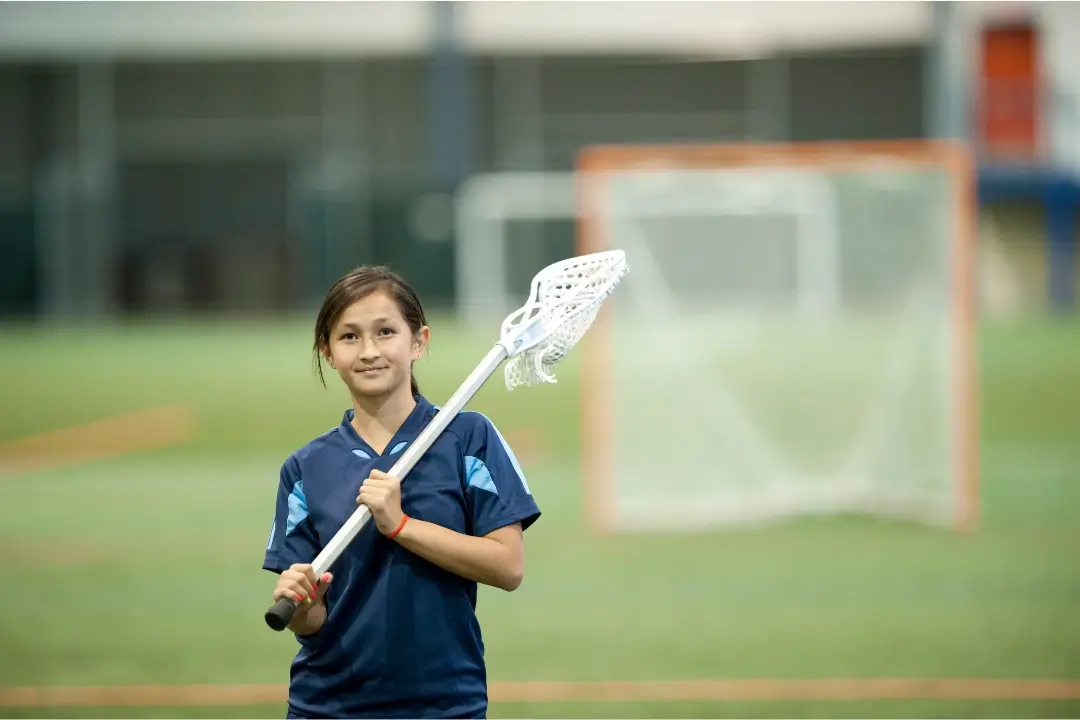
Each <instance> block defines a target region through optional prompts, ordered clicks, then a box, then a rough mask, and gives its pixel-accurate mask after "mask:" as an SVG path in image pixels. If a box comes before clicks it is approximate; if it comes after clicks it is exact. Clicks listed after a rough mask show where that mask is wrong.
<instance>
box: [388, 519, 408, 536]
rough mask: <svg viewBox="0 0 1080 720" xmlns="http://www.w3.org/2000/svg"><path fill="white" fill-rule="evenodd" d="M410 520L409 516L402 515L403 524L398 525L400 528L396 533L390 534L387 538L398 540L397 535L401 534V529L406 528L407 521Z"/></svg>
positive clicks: (395, 530) (395, 529) (397, 528)
mask: <svg viewBox="0 0 1080 720" xmlns="http://www.w3.org/2000/svg"><path fill="white" fill-rule="evenodd" d="M408 519H409V516H408V515H406V514H405V513H402V514H401V522H399V523H398V526H397V527H396V528H394V531H393V532H392V533H390V534H389V535H387V536H386V539H387V540H393V539H394V538H396V537H397V534H398V533H399V532H401V528H403V527H405V521H406V520H408Z"/></svg>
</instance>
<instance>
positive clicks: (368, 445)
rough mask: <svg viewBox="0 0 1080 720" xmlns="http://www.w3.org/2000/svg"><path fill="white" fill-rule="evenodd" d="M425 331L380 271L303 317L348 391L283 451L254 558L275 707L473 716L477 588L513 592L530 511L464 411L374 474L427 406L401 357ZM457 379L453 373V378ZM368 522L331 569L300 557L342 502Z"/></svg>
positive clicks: (484, 431) (407, 357) (410, 359)
mask: <svg viewBox="0 0 1080 720" xmlns="http://www.w3.org/2000/svg"><path fill="white" fill-rule="evenodd" d="M429 337H430V331H429V329H428V327H427V324H426V321H425V319H424V311H423V308H422V307H421V305H420V301H419V299H418V298H417V296H416V294H415V293H414V292H413V290H412V289H411V288H410V287H409V286H408V285H407V284H406V283H405V282H404V281H403V280H402V279H401V278H400V277H399V276H397V275H396V274H394V273H392V272H390V271H389V270H388V269H386V268H381V267H365V268H359V269H357V270H353V271H352V272H350V273H348V274H347V275H345V276H344V277H342V278H341V279H340V280H338V281H337V282H336V283H334V285H333V287H331V288H330V291H329V292H328V294H327V295H326V299H325V300H324V302H323V306H322V309H321V310H320V311H319V315H318V318H317V319H316V321H315V343H314V352H315V360H316V363H317V364H318V367H319V376H320V378H322V362H323V361H325V362H326V363H327V364H328V365H329V366H330V367H331V368H333V369H334V370H336V371H337V373H338V376H339V377H340V378H341V380H342V382H343V383H345V387H346V388H348V390H349V393H350V395H351V396H352V408H351V409H349V410H347V411H346V412H345V417H344V418H343V420H342V421H341V424H340V425H339V426H338V427H336V428H334V429H332V430H330V431H328V432H326V433H325V434H323V435H321V436H319V437H317V438H315V439H314V440H312V441H311V442H310V443H308V444H307V445H305V446H304V447H302V448H300V449H299V450H297V451H296V452H295V453H293V454H292V455H291V456H289V458H288V459H287V460H286V461H285V464H284V466H283V467H282V469H281V478H280V483H279V486H278V492H277V509H276V513H275V517H274V525H273V528H272V530H271V532H270V541H269V543H268V545H267V548H266V559H265V561H264V563H263V567H264V568H265V569H267V570H271V571H274V572H276V573H279V574H280V577H279V579H278V581H277V585H276V587H275V588H274V592H273V597H274V601H275V602H276V601H277V600H278V599H279V598H281V597H286V596H291V597H293V598H295V599H297V600H299V601H300V606H299V607H298V608H297V611H296V614H295V615H294V617H293V619H292V621H291V623H290V624H289V629H290V630H292V631H293V633H295V635H296V638H297V640H298V641H299V643H300V646H301V647H300V649H299V651H298V653H297V655H296V657H295V659H294V660H293V663H292V669H291V683H290V687H289V709H288V717H296V718H304V717H310V718H316V717H342V718H344V717H409V718H424V717H484V716H485V715H486V713H487V678H486V675H487V673H486V669H485V665H484V644H483V640H482V638H481V633H480V627H479V624H478V622H477V618H476V612H475V610H476V593H477V584H478V583H484V584H486V585H492V586H494V587H497V588H501V589H503V590H508V591H509V590H514V589H515V588H517V587H518V585H519V584H520V583H521V580H522V577H523V575H524V568H525V554H524V547H523V540H522V532H523V530H524V529H525V528H527V527H529V525H531V524H532V523H533V522H534V521H535V520H536V519H537V518H538V517H539V515H540V510H539V508H538V507H537V505H536V503H535V502H534V501H533V498H532V495H531V494H530V492H529V487H528V485H527V484H526V483H525V477H524V474H523V473H522V471H521V467H520V466H519V465H518V462H517V460H516V459H515V458H514V455H513V453H512V452H511V451H510V448H509V447H508V446H507V444H506V442H505V441H504V440H503V438H502V436H501V435H500V434H499V431H498V430H496V429H495V426H494V425H492V423H491V422H490V421H489V420H488V419H487V418H486V417H484V416H483V415H480V414H479V413H475V412H462V413H461V414H459V415H458V416H457V417H456V418H455V419H454V420H453V421H452V422H451V423H450V425H449V427H448V428H447V429H446V431H444V432H443V434H442V435H441V436H440V437H439V438H438V439H437V440H436V441H435V443H434V444H433V445H432V446H431V448H430V449H429V450H428V451H427V452H426V453H425V454H424V456H423V457H422V458H421V459H420V461H419V462H418V463H417V464H416V465H415V467H414V468H413V469H412V471H411V472H410V473H409V475H408V477H407V478H405V480H404V482H402V481H401V480H400V479H398V478H394V477H390V476H389V475H387V474H386V473H387V471H388V470H389V469H390V468H391V466H392V465H393V464H394V462H395V460H397V459H398V457H399V454H400V453H401V451H402V450H403V449H404V448H405V447H407V446H408V444H409V443H410V442H411V441H412V440H414V439H416V437H417V436H418V435H419V434H420V431H421V430H423V428H424V427H425V426H426V425H427V424H428V422H429V421H430V420H431V419H432V418H433V417H434V416H435V413H436V412H437V408H436V407H434V406H432V405H431V403H429V402H428V401H427V400H426V399H424V397H423V396H422V395H421V394H420V389H419V387H418V385H417V382H416V379H415V378H414V377H413V372H412V366H413V363H414V362H416V360H418V359H419V358H420V357H421V356H422V355H423V354H424V351H425V349H426V347H427V344H428V339H429ZM462 379H464V378H462ZM358 503H360V504H365V505H367V506H368V507H370V508H371V512H372V520H373V521H372V522H368V523H367V524H366V525H365V526H364V528H363V529H362V530H361V531H360V534H359V535H358V536H357V537H356V539H355V540H353V542H352V543H351V544H350V545H349V546H348V547H347V548H346V549H345V551H344V553H343V554H342V555H341V557H340V559H339V560H338V562H337V563H336V565H335V566H334V568H333V572H332V573H326V574H325V575H323V577H321V578H316V577H315V576H314V572H313V571H312V569H311V565H310V563H311V562H312V560H314V558H315V556H316V555H317V554H318V553H319V551H320V550H321V549H322V548H323V546H324V545H325V544H326V543H327V542H328V541H329V540H330V539H331V538H332V537H333V536H334V534H335V532H337V530H338V529H339V528H340V527H341V526H342V525H343V524H344V522H345V521H346V519H348V517H349V516H350V515H351V514H352V513H353V511H355V510H356V507H357V504H358Z"/></svg>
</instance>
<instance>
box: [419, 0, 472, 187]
mask: <svg viewBox="0 0 1080 720" xmlns="http://www.w3.org/2000/svg"><path fill="white" fill-rule="evenodd" d="M429 7H430V8H431V13H432V27H433V30H434V37H433V43H432V58H431V74H430V80H429V83H430V93H431V94H430V105H429V111H428V128H429V137H430V143H431V144H430V148H431V160H432V175H433V178H434V180H435V183H436V184H437V185H438V187H440V188H442V189H444V190H452V189H453V188H455V187H456V186H457V185H458V184H459V183H460V182H461V181H462V180H464V179H465V177H467V176H468V174H469V172H470V170H471V167H470V166H471V164H472V163H471V160H472V142H471V133H470V130H471V123H470V118H469V101H470V77H469V75H470V73H469V59H468V56H467V55H466V54H465V52H464V51H463V49H462V47H461V43H460V41H459V39H458V34H457V24H456V20H457V10H458V3H457V2H456V1H455V0H442V1H441V2H438V1H437V2H431V3H430V4H429Z"/></svg>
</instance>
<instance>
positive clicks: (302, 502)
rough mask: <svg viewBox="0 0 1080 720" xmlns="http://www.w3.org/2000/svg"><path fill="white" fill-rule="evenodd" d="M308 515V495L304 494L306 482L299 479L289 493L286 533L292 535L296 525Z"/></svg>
mask: <svg viewBox="0 0 1080 720" xmlns="http://www.w3.org/2000/svg"><path fill="white" fill-rule="evenodd" d="M307 517H308V506H307V496H306V495H304V482H303V480H298V481H297V482H296V485H294V486H293V489H292V492H291V493H289V519H288V521H286V523H285V534H286V535H292V533H293V531H294V530H296V527H297V526H298V525H299V524H300V523H302V522H304V520H306V519H307Z"/></svg>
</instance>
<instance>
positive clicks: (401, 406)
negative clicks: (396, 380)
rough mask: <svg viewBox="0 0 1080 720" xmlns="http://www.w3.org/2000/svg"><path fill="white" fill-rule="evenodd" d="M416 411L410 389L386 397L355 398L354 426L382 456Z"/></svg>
mask: <svg viewBox="0 0 1080 720" xmlns="http://www.w3.org/2000/svg"><path fill="white" fill-rule="evenodd" d="M415 407H416V399H415V398H413V396H412V391H411V389H410V388H408V387H406V388H405V389H404V390H403V391H401V392H395V393H393V394H391V395H386V396H383V397H377V398H373V397H359V398H358V397H354V398H353V419H352V426H353V429H354V430H356V432H357V434H358V435H359V436H360V437H362V438H363V439H364V441H365V442H367V443H368V444H369V445H371V447H372V449H373V450H375V451H377V452H378V453H380V454H381V453H382V451H383V448H384V446H385V445H386V443H388V442H390V438H392V437H393V436H394V433H396V432H397V431H398V428H400V427H401V426H402V425H403V424H404V423H405V419H406V418H408V417H409V413H411V412H412V411H413V408H415Z"/></svg>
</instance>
